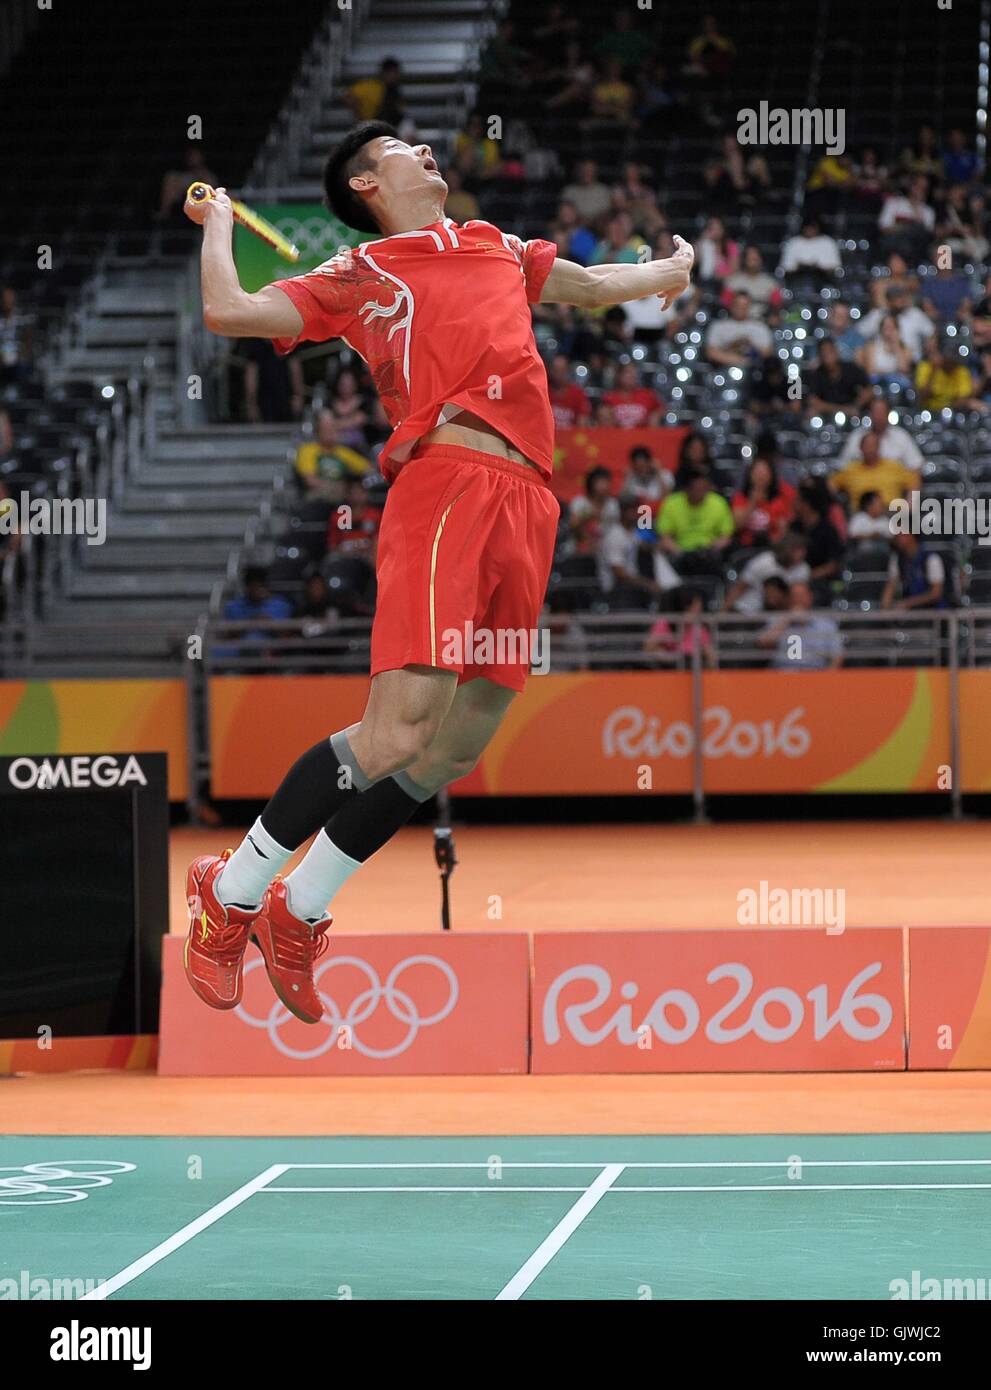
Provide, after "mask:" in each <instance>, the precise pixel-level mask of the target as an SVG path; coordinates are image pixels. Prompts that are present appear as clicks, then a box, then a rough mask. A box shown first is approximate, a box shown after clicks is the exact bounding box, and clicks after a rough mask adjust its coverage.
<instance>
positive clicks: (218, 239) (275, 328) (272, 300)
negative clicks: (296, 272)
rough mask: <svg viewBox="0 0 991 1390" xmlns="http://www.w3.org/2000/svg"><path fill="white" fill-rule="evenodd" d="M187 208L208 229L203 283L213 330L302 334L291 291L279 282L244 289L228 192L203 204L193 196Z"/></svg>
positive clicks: (250, 335) (280, 335)
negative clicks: (233, 241) (251, 290)
mask: <svg viewBox="0 0 991 1390" xmlns="http://www.w3.org/2000/svg"><path fill="white" fill-rule="evenodd" d="M184 211H185V213H186V216H187V217H189V218H190V219H191V220H192V221H193V222H197V223H199V225H200V226H202V228H203V254H202V257H201V261H200V284H201V287H202V292H203V322H204V323H205V324H206V326H207V328H209V330H210V332H211V333H221V334H223V335H224V336H225V337H228V338H296V337H298V336H299V334H300V333H301V332H302V330H303V319H302V316H301V315H300V312H299V310H298V309H297V308H296V306H295V305H294V304H293V302H292V300H291V299H290V298H289V296H288V295H287V294H283V293H282V291H281V290H279V289H276V288H275V286H274V285H266V286H265V287H264V289H260V290H258V291H257V293H255V294H247V293H246V292H245V291H244V290H242V288H241V285H240V282H239V280H238V278H237V269H236V267H235V265H234V256H233V254H232V252H231V235H232V232H233V228H234V216H233V213H232V210H231V202H230V199H229V198H228V197H227V194H226V193H225V192H224V190H223V189H222V188H218V189H217V190H216V196H215V197H213V198H210V199H209V200H208V201H206V202H203V203H192V202H189V201H188V200H187V202H186V205H185V209H184Z"/></svg>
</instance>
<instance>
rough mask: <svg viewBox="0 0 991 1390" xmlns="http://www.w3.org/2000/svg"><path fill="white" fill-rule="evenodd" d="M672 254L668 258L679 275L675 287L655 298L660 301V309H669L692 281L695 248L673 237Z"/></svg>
mask: <svg viewBox="0 0 991 1390" xmlns="http://www.w3.org/2000/svg"><path fill="white" fill-rule="evenodd" d="M672 240H673V241H674V253H673V255H672V256H671V258H670V263H671V265H672V266H673V267H674V268H675V269H677V270H678V271H679V272H681V273H680V275H679V282H678V284H677V285H674V286H672V287H670V288H669V289H666V290H663V291H662V292H661V293H660V294H659V295H658V296H657V297H658V299H659V300H660V301H661V308H662V309H670V308H671V305H672V304H673V303H674V302H675V300H676V299H680V298H681V296H682V295H683V294H684V293H685V291H686V290H687V289H688V286H689V285H690V284H691V280H692V266H693V265H694V264H695V248H694V247H693V246H692V245H690V244H689V242H687V241H686V240H685V239H684V237H680V236H675V237H673V238H672Z"/></svg>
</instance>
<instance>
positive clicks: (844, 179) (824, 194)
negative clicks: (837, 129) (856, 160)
mask: <svg viewBox="0 0 991 1390" xmlns="http://www.w3.org/2000/svg"><path fill="white" fill-rule="evenodd" d="M805 187H806V189H807V194H806V199H805V206H806V208H807V209H808V210H809V211H810V212H817V213H818V212H824V213H825V212H834V211H835V210H836V208H837V206H838V204H839V200H840V195H841V194H842V193H845V192H847V191H851V190H852V189H853V188H854V187H855V177H854V172H853V161H852V160H851V158H850V156H849V155H848V154H825V153H823V154H822V155H821V156H820V158H819V159H818V160H817V161H816V164H815V167H814V168H813V170H812V173H811V175H810V176H809V181H808V183H807V184H806V185H805Z"/></svg>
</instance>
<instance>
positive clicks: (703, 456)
mask: <svg viewBox="0 0 991 1390" xmlns="http://www.w3.org/2000/svg"><path fill="white" fill-rule="evenodd" d="M693 473H708V474H710V476H711V474H712V453H711V452H710V449H709V441H708V439H706V437H705V435H704V434H701V433H700V432H699V431H698V430H689V431H688V433H687V434H686V435H685V437H684V438H683V439H682V441H681V444H680V445H679V446H678V462H677V465H676V466H675V470H674V485H675V487H676V488H684V487H685V486H686V484H687V483H688V479H689V478H690V477H691V476H692V474H693Z"/></svg>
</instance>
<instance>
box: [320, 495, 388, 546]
mask: <svg viewBox="0 0 991 1390" xmlns="http://www.w3.org/2000/svg"><path fill="white" fill-rule="evenodd" d="M381 521H382V508H381V507H375V506H373V505H372V504H371V503H370V502H369V500H368V493H367V492H366V491H365V485H364V483H363V482H362V481H361V479H360V478H350V479H349V480H348V482H347V485H346V490H345V501H344V503H343V505H341V506H337V507H335V508H334V510H333V511H332V512H331V515H330V520H329V522H328V524H327V549H328V551H332V552H333V553H335V554H338V555H360V556H362V557H363V558H364V559H366V560H367V561H368V562H369V564H373V563H374V560H375V549H376V546H377V544H378V533H379V525H380V523H381Z"/></svg>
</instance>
